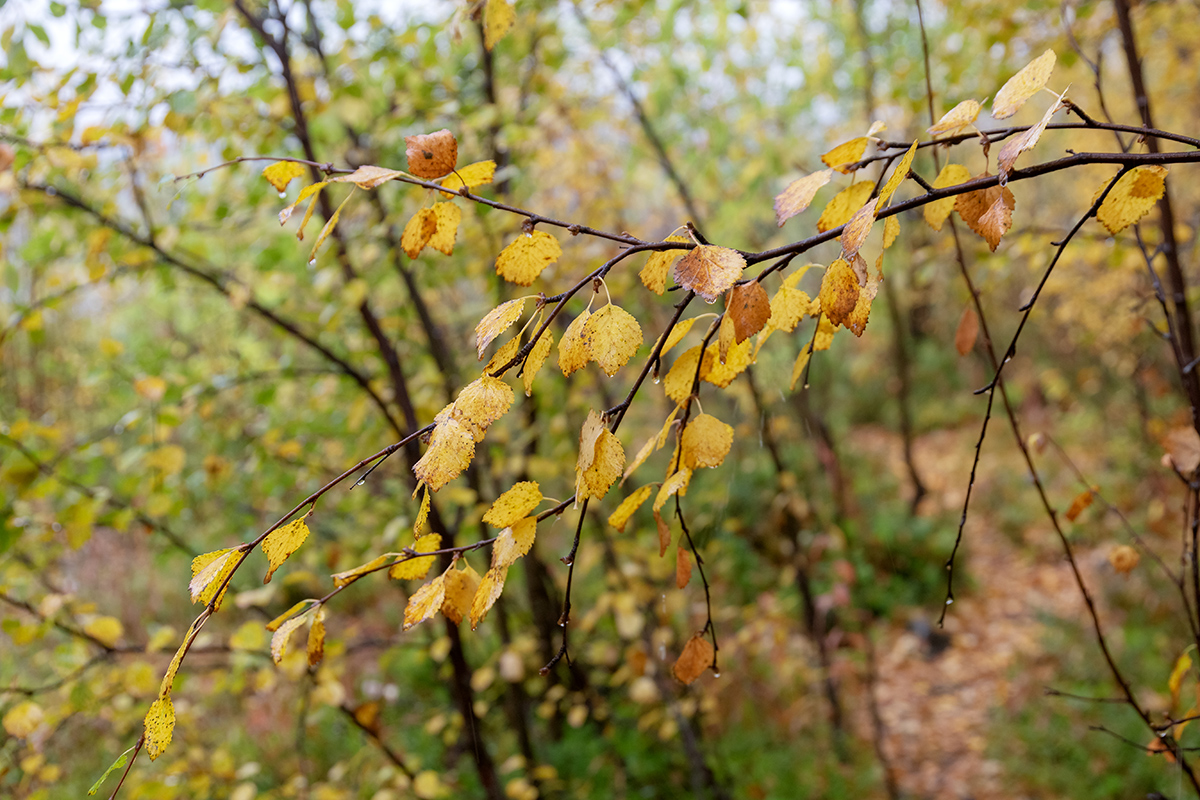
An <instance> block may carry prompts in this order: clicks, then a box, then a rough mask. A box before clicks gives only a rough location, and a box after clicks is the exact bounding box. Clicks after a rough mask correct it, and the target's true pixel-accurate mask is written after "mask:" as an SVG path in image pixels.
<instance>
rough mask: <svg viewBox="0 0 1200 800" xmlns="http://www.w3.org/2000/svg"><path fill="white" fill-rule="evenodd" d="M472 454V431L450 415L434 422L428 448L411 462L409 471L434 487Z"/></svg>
mask: <svg viewBox="0 0 1200 800" xmlns="http://www.w3.org/2000/svg"><path fill="white" fill-rule="evenodd" d="M474 457H475V435H474V433H473V432H472V431H471V430H470V429H469V428H467V427H466V426H465V425H464V424H463V423H462V422H460V421H459V420H457V419H454V418H453V417H448V418H446V419H443V420H442V421H441V422H439V423H438V424H437V425H435V426H434V429H433V433H432V434H431V435H430V438H429V449H428V450H426V451H425V455H423V456H421V459H420V460H419V461H418V462H417V463H416V464H414V465H413V474H415V475H416V476H417V477H418V478H420V479H421V480H423V481H424V482H425V483H427V484H429V488H430V489H432V490H433V491H435V492H436V491H437V490H438V489H441V488H442V487H443V486H445V485H446V484H447V483H449V482H450V481H452V480H454V479H455V478H457V477H458V476H459V475H460V474H461V473H462V471H463V470H465V469H466V468H467V467H468V466H470V464H471V459H472V458H474Z"/></svg>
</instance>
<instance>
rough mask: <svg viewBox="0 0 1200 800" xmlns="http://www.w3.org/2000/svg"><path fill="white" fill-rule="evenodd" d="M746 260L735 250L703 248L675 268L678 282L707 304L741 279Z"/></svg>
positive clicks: (681, 260) (693, 252)
mask: <svg viewBox="0 0 1200 800" xmlns="http://www.w3.org/2000/svg"><path fill="white" fill-rule="evenodd" d="M745 268H746V259H745V258H743V257H742V254H741V253H739V252H738V251H736V250H730V249H729V248H727V247H715V246H713V245H700V246H699V247H696V248H695V249H694V250H692V251H691V252H690V253H688V254H687V255H686V256H684V257H683V258H681V259H680V260H679V263H678V264H676V265H675V270H674V277H675V282H676V283H678V284H679V285H680V286H682V287H683V288H685V289H690V290H691V291H693V292H695V293H696V294H698V295H700V296H701V297H703V298H704V300H705V302H707V303H715V302H717V298H718V297H720V296H721V295H723V294H725V292H727V291H729V288H730V287H731V286H733V284H734V283H736V282H737V279H738V278H740V277H741V276H742V270H744V269H745Z"/></svg>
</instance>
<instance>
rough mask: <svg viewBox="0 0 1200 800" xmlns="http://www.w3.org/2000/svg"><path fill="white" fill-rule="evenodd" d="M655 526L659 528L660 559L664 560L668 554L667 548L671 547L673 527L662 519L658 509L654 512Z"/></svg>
mask: <svg viewBox="0 0 1200 800" xmlns="http://www.w3.org/2000/svg"><path fill="white" fill-rule="evenodd" d="M654 524H655V526H657V528H658V557H659V558H662V557H663V556H665V555H666V554H667V548H668V547H670V546H671V526H670V525H668V524H667V521H666V520H665V519H663V518H662V514H660V513H659V511H658V509H655V510H654Z"/></svg>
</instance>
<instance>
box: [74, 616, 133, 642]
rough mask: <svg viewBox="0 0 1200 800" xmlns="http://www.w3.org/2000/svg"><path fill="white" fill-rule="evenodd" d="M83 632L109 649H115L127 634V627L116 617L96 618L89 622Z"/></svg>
mask: <svg viewBox="0 0 1200 800" xmlns="http://www.w3.org/2000/svg"><path fill="white" fill-rule="evenodd" d="M83 632H84V633H86V634H87V635H88V636H91V637H92V638H93V639H96V640H97V641H99V642H101V643H102V644H104V645H106V646H108V647H114V646H116V644H117V642H118V641H120V639H121V635H122V634H123V633H125V626H124V625H122V624H121V620H119V619H117V618H116V617H95V618H93V619H90V620H88V621H87V624H85V625H84V626H83Z"/></svg>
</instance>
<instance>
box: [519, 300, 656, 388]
mask: <svg viewBox="0 0 1200 800" xmlns="http://www.w3.org/2000/svg"><path fill="white" fill-rule="evenodd" d="M539 344H540V342H539ZM641 346H642V326H641V325H639V324H638V321H637V318H636V317H634V316H633V315H632V314H630V313H629V312H628V311H626V310H625V309H623V308H621V307H620V306H618V305H616V304H614V303H612V302H609V303H608V304H606V305H605V306H604V307H603V308H601V309H600V310H599V311H597V312H595V313H594V314H593V313H591V312H590V311H587V310H585V311H584V312H583V313H582V314H580V315H579V316H578V317H576V318H575V319H574V320H572V322H571V324H570V325H568V326H567V330H566V332H564V333H563V338H562V339H561V340H560V341H559V343H558V366H559V369H561V370H562V373H563V375H570V374H571V373H572V372H575V371H576V370H578V369H582V368H583V367H584V366H585V365H586V364H587V363H588V362H589V361H595V362H596V364H597V366H599V367H600V369H602V370H604V374H605V375H608V376H610V377H611V376H613V375H616V374H617V370H619V369H620V368H621V367H623V366H625V365H626V364H628V363H629V360H630V359H631V358H633V356H634V354H635V353H637V351H638V348H639V347H641ZM546 349H547V351H549V345H547V346H546ZM539 366H540V364H539Z"/></svg>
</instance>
